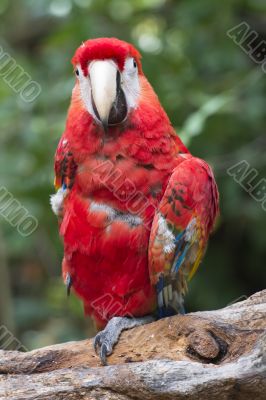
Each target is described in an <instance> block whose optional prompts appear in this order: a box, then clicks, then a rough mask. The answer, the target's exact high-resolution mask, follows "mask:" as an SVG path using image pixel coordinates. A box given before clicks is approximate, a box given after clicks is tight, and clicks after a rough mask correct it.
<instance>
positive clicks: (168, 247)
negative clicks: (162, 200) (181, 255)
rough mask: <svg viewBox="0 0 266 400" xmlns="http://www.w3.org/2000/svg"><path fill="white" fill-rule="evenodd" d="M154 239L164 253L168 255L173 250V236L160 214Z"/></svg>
mask: <svg viewBox="0 0 266 400" xmlns="http://www.w3.org/2000/svg"><path fill="white" fill-rule="evenodd" d="M156 239H157V240H158V241H159V242H160V243H162V245H163V251H164V253H166V254H169V253H171V252H172V251H174V250H175V236H174V234H173V232H171V230H170V229H169V227H168V225H167V222H166V220H165V218H164V217H163V216H162V215H161V214H160V215H159V219H158V230H157V235H156Z"/></svg>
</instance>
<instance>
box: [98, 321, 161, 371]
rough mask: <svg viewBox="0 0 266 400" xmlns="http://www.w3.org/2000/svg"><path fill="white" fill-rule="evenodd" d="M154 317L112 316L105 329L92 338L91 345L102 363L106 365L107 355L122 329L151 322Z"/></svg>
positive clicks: (110, 352)
mask: <svg viewBox="0 0 266 400" xmlns="http://www.w3.org/2000/svg"><path fill="white" fill-rule="evenodd" d="M153 320H154V319H153V317H151V316H147V317H142V318H127V317H125V318H124V317H114V318H112V319H111V320H110V321H109V322H108V324H107V325H106V327H105V329H104V330H103V331H101V332H99V333H97V335H96V336H95V338H94V341H93V347H94V350H95V352H96V353H99V357H100V360H101V363H102V365H107V360H106V358H107V356H109V355H110V354H112V352H113V347H114V346H115V344H116V343H117V342H118V339H119V336H120V334H121V332H122V331H123V330H126V329H131V328H133V327H134V326H139V325H143V324H147V323H150V322H152V321H153Z"/></svg>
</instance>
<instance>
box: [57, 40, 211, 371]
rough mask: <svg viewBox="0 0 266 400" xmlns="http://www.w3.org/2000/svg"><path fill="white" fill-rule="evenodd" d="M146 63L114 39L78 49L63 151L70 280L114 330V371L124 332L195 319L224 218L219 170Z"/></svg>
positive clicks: (103, 338) (98, 344)
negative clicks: (194, 293)
mask: <svg viewBox="0 0 266 400" xmlns="http://www.w3.org/2000/svg"><path fill="white" fill-rule="evenodd" d="M140 58H141V57H140V54H139V52H138V51H137V50H136V49H135V48H134V47H133V46H132V45H130V44H128V43H126V42H123V41H121V40H118V39H114V38H100V39H93V40H88V41H86V42H85V43H83V44H82V45H81V46H80V47H79V48H78V49H77V51H76V53H75V55H74V57H73V59H72V63H73V65H74V70H75V74H76V83H75V86H74V89H73V93H72V99H71V104H70V108H69V111H68V117H67V122H66V128H65V131H64V133H63V135H62V138H61V140H60V142H59V145H58V148H57V151H56V155H55V186H56V188H57V189H58V190H57V193H56V194H55V195H53V196H52V197H51V204H52V208H53V210H54V212H55V213H56V214H57V215H58V219H59V226H60V235H61V236H62V237H63V240H64V259H63V277H64V280H65V282H66V284H67V287H68V291H69V290H70V287H71V286H73V288H74V290H75V292H76V293H77V295H78V296H80V297H81V299H82V300H83V302H84V309H85V313H86V314H89V315H90V316H91V317H92V318H93V319H94V321H95V322H96V325H97V327H98V328H99V329H101V328H105V329H104V330H102V331H101V332H99V333H98V334H97V335H96V337H95V340H94V345H95V350H99V352H100V358H101V361H102V363H103V364H105V363H106V356H107V355H109V354H111V352H112V348H113V346H114V344H115V343H116V342H117V340H118V338H119V335H120V333H121V331H122V330H124V329H129V328H131V327H133V326H136V325H140V324H143V323H147V322H150V321H152V320H153V319H154V318H156V315H157V317H164V316H168V315H172V314H176V313H178V312H183V296H184V294H185V292H186V290H187V279H189V278H190V277H192V275H193V274H194V273H195V271H196V270H197V268H198V265H199V263H200V261H201V259H202V257H203V255H204V252H205V249H206V245H207V240H208V237H209V234H210V231H211V230H212V227H213V225H214V221H215V218H216V216H217V213H218V191H217V186H216V183H215V180H214V176H213V173H212V170H211V168H210V167H209V166H208V164H207V163H206V162H205V161H203V160H201V159H199V158H196V157H194V156H192V155H191V154H190V152H189V151H188V150H187V148H186V147H185V146H184V144H183V143H182V142H181V140H180V139H179V137H178V136H177V135H176V133H175V132H174V129H173V127H172V125H171V123H170V121H169V119H168V117H167V115H166V113H165V111H164V110H163V108H162V106H161V105H160V102H159V100H158V98H157V96H156V94H155V92H154V91H153V89H152V87H151V85H150V84H149V82H148V81H147V79H146V77H145V75H144V73H143V71H142V66H141V61H140ZM106 324H107V325H106Z"/></svg>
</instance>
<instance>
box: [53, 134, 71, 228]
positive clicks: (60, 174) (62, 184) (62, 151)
mask: <svg viewBox="0 0 266 400" xmlns="http://www.w3.org/2000/svg"><path fill="white" fill-rule="evenodd" d="M76 169H77V165H76V163H75V160H74V157H73V154H72V152H71V149H70V147H69V144H68V140H67V139H65V138H64V135H63V136H62V138H61V140H60V142H59V144H58V147H57V150H56V153H55V164H54V170H55V181H54V186H55V188H56V190H57V192H56V194H54V195H52V196H51V199H50V202H51V206H52V210H53V211H54V213H55V214H56V215H57V216H58V218H59V222H60V221H61V218H62V213H63V203H64V199H65V197H66V196H67V194H68V193H69V190H70V189H71V188H72V186H73V183H74V178H75V174H76Z"/></svg>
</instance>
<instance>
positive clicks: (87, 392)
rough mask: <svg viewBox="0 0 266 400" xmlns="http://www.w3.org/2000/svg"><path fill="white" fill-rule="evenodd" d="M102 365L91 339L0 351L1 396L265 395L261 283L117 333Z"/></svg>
mask: <svg viewBox="0 0 266 400" xmlns="http://www.w3.org/2000/svg"><path fill="white" fill-rule="evenodd" d="M108 362H109V366H107V367H102V366H100V363H99V360H98V358H97V356H95V354H94V351H93V349H92V342H91V340H85V341H81V342H70V343H64V344H60V345H54V346H50V347H46V348H42V349H38V350H34V351H31V352H29V353H19V352H14V351H1V352H0V399H11V400H22V399H23V400H29V399H47V400H48V399H49V400H53V399H64V400H66V399H72V400H75V399H90V400H93V399H99V400H102V399H103V400H105V399H106V400H107V399H108V400H109V399H112V400H115V399H117V400H118V399H119V400H129V399H132V400H133V399H135V400H136V399H140V400H145V399H151V400H156V399H163V400H167V399H193V400H194V399H204V400H205V399H217V400H223V399H248V400H253V399H254V400H259V399H264V400H265V399H266V290H264V291H262V292H259V293H256V294H255V295H253V296H251V297H250V298H249V299H247V300H245V301H242V302H239V303H235V304H233V305H230V306H228V307H226V308H223V309H221V310H215V311H205V312H197V313H191V314H187V315H185V316H175V317H171V318H166V319H163V320H160V321H157V322H154V323H152V324H149V325H146V326H142V327H138V328H135V329H132V330H130V331H126V332H124V333H123V334H122V336H121V339H120V341H119V344H118V345H117V346H116V348H115V351H114V354H113V355H112V356H111V357H109V359H108Z"/></svg>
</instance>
